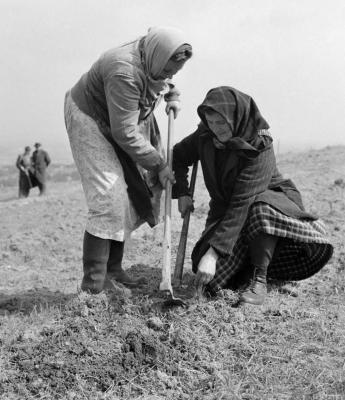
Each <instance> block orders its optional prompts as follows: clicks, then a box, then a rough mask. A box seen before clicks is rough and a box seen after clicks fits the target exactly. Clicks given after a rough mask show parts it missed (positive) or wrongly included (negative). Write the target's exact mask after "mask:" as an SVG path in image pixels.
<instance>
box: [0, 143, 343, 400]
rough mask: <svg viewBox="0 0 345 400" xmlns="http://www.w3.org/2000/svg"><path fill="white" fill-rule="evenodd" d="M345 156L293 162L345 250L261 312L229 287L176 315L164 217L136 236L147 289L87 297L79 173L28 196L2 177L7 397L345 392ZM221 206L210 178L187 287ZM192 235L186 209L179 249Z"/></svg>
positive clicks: (1, 395)
mask: <svg viewBox="0 0 345 400" xmlns="http://www.w3.org/2000/svg"><path fill="white" fill-rule="evenodd" d="M344 160H345V148H344V147H336V148H335V147H333V148H325V149H323V150H320V151H310V152H307V153H300V154H285V155H282V156H280V158H279V165H280V168H281V170H282V172H284V174H285V175H286V176H289V177H291V178H292V179H293V180H294V181H295V183H296V184H297V186H298V187H299V188H300V189H301V191H302V194H303V197H304V201H305V205H306V207H307V209H309V210H311V211H314V212H316V213H318V214H319V215H320V217H322V219H323V220H324V221H325V222H326V224H327V226H328V229H329V233H330V236H331V238H332V241H333V243H334V246H335V254H334V257H333V259H332V260H331V262H330V263H329V264H328V265H327V266H326V267H325V268H324V269H323V270H322V271H321V272H320V273H319V274H317V275H316V276H314V277H312V278H310V279H309V280H306V281H303V282H300V283H298V284H296V285H293V286H291V285H290V287H288V288H285V289H286V290H281V289H279V288H277V287H271V288H270V292H269V295H268V298H267V301H266V302H265V304H264V305H263V306H261V307H253V306H240V307H237V298H238V294H237V293H235V292H232V291H230V290H225V291H223V292H222V295H221V296H220V297H219V298H218V299H216V300H201V301H197V300H190V302H189V307H188V308H176V309H172V310H164V309H162V308H161V307H160V306H161V304H162V301H163V300H164V298H163V297H162V295H161V294H160V293H159V291H158V285H159V281H160V268H161V265H162V236H163V234H162V224H160V225H159V226H158V227H156V228H155V229H153V230H151V229H149V228H148V227H147V226H143V227H141V228H140V229H139V230H138V231H137V232H136V234H135V235H134V237H133V238H132V240H131V243H127V244H126V255H125V261H124V267H125V268H126V269H128V270H129V272H130V273H132V274H134V275H143V276H145V277H146V278H147V281H148V283H147V284H146V285H145V286H144V287H143V288H142V289H141V290H137V291H136V292H134V293H133V296H132V297H131V298H128V297H126V296H122V295H119V294H118V295H114V294H104V293H103V294H100V295H97V296H89V295H86V294H84V293H80V292H79V284H80V280H81V277H82V271H81V270H82V268H81V243H82V235H83V229H84V224H85V218H86V208H85V202H84V197H83V194H82V190H81V185H80V183H79V181H78V180H74V179H65V182H63V179H56V180H54V179H53V178H54V176H56V175H52V179H51V181H50V192H49V194H48V195H47V196H46V197H42V198H41V197H38V195H37V192H35V190H36V189H35V190H33V192H32V194H31V196H30V197H29V198H28V199H25V200H18V199H16V191H17V188H16V187H14V186H8V185H7V184H2V185H1V180H0V186H1V194H0V215H1V226H0V270H1V281H0V343H1V347H0V399H150V400H151V399H152V400H155V399H195V400H196V399H207V400H208V399H209V400H211V399H214V400H216V399H217V400H218V399H248V400H249V399H281V400H283V399H310V400H311V399H334V400H335V399H336V400H340V399H345V364H344V363H345V333H344V332H345V330H344V323H345V306H344V300H345V283H344V282H345V281H344V277H345V257H344V255H345V247H344V239H343V238H344V233H345V227H344V211H345V197H344V191H345V187H344V186H345V185H344V180H345V164H344ZM64 173H65V176H66V177H67V176H71V175H72V176H73V174H71V173H70V170H68V171H64V170H63V168H62V169H61V168H60V170H59V177H60V178H61V176H64ZM57 181H59V182H57ZM61 181H62V182H61ZM207 204H208V197H207V194H206V192H205V189H204V187H203V184H202V178H201V177H199V178H198V182H197V188H196V203H195V206H196V210H195V212H194V215H193V217H192V220H191V227H190V235H189V240H188V246H187V255H186V263H185V278H184V291H185V292H188V291H189V290H191V289H189V288H190V284H191V281H192V274H191V272H190V267H191V265H190V259H189V255H190V252H191V250H192V247H193V243H195V241H196V240H197V238H198V237H199V235H200V233H201V231H202V229H203V226H204V222H205V216H206V212H207ZM180 229H181V219H180V218H179V216H178V213H177V210H176V204H174V206H173V227H172V237H173V255H174V256H175V253H176V248H177V244H178V240H179V231H180ZM172 262H173V264H174V260H173V261H172Z"/></svg>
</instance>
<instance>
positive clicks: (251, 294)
mask: <svg viewBox="0 0 345 400" xmlns="http://www.w3.org/2000/svg"><path fill="white" fill-rule="evenodd" d="M254 268H255V269H254V276H253V279H252V282H251V284H250V285H249V286H248V288H247V289H246V290H245V291H244V292H243V293H242V294H241V297H240V301H241V302H243V303H249V304H255V305H258V306H259V305H261V304H263V302H264V300H265V297H266V295H267V280H266V276H267V266H265V267H259V266H255V267H254Z"/></svg>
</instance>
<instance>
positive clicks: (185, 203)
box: [178, 196, 194, 218]
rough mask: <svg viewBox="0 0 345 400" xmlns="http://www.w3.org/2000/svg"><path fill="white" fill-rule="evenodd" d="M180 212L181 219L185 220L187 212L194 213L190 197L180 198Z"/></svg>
mask: <svg viewBox="0 0 345 400" xmlns="http://www.w3.org/2000/svg"><path fill="white" fill-rule="evenodd" d="M178 210H179V212H180V214H181V217H182V218H184V217H185V215H186V213H187V211H189V210H190V211H194V206H193V200H192V198H191V197H190V196H181V197H179V198H178Z"/></svg>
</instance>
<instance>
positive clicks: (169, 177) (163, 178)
mask: <svg viewBox="0 0 345 400" xmlns="http://www.w3.org/2000/svg"><path fill="white" fill-rule="evenodd" d="M158 179H159V182H160V184H161V185H162V186H163V188H165V186H166V184H167V181H170V183H171V184H172V185H173V184H174V183H175V176H174V174H173V172H172V171H171V169H170V168H169V166H168V165H166V166H165V167H164V168H163V169H161V170H160V171H159V172H158Z"/></svg>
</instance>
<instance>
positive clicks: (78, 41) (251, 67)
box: [0, 0, 345, 164]
mask: <svg viewBox="0 0 345 400" xmlns="http://www.w3.org/2000/svg"><path fill="white" fill-rule="evenodd" d="M156 25H167V26H175V27H177V28H180V29H182V30H183V31H185V32H186V34H187V36H188V38H189V41H190V43H191V44H192V46H193V48H194V56H193V58H192V60H191V61H189V62H188V63H187V64H186V65H185V67H184V69H183V70H182V71H181V72H179V73H178V75H176V79H175V82H176V85H177V86H178V88H179V89H180V90H181V92H182V95H181V100H182V112H181V113H180V116H179V118H178V120H177V121H176V123H175V138H176V140H178V139H180V138H182V137H183V136H185V135H187V134H189V133H191V132H192V131H193V130H194V129H195V128H196V125H197V123H198V117H197V114H196V108H197V106H198V104H200V103H201V102H202V100H203V98H204V96H205V94H206V92H207V91H208V90H209V89H210V88H212V87H215V86H220V85H229V86H233V87H235V88H237V89H239V90H242V91H244V92H246V93H248V94H250V95H251V96H252V97H253V98H254V99H255V101H256V103H257V104H258V106H259V109H260V111H261V113H262V115H263V116H264V117H265V118H266V120H267V121H268V122H269V124H270V126H271V133H272V136H273V137H274V140H275V143H276V149H277V146H278V143H279V151H286V150H291V149H292V150H298V149H300V150H304V149H308V148H320V147H323V146H327V145H337V144H345V1H344V0H329V1H325V0H212V1H210V0H193V1H192V0H189V1H188V0H174V1H165V0H146V1H145V0H0V33H1V34H0V49H1V62H0V81H1V85H0V87H1V90H0V109H1V118H0V163H1V164H4V163H12V162H14V161H15V159H16V156H17V154H18V153H19V152H20V151H21V149H22V147H23V146H25V145H33V143H34V142H36V141H40V142H42V143H43V146H44V148H46V149H47V150H48V152H49V153H50V155H51V157H52V159H53V161H55V162H71V160H72V158H71V153H70V149H69V145H68V140H67V134H66V132H65V127H64V121H63V100H64V94H65V92H66V90H67V89H69V88H70V87H71V86H72V85H73V84H74V83H75V82H76V81H77V79H79V77H80V75H81V74H82V73H83V72H85V71H87V70H88V69H89V67H90V66H91V64H92V63H93V62H94V61H95V60H96V59H97V58H98V56H99V55H100V54H101V53H102V52H104V51H105V50H107V49H109V48H111V47H115V46H117V45H120V44H122V43H124V42H126V41H129V40H132V39H135V38H137V37H139V36H141V35H144V34H145V33H146V31H147V29H148V28H149V27H150V26H156ZM156 115H157V117H158V122H159V125H160V128H161V131H162V134H163V135H165V134H166V130H167V117H166V116H165V115H164V113H163V107H162V106H161V109H160V110H159V111H158V112H157V114H156Z"/></svg>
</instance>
